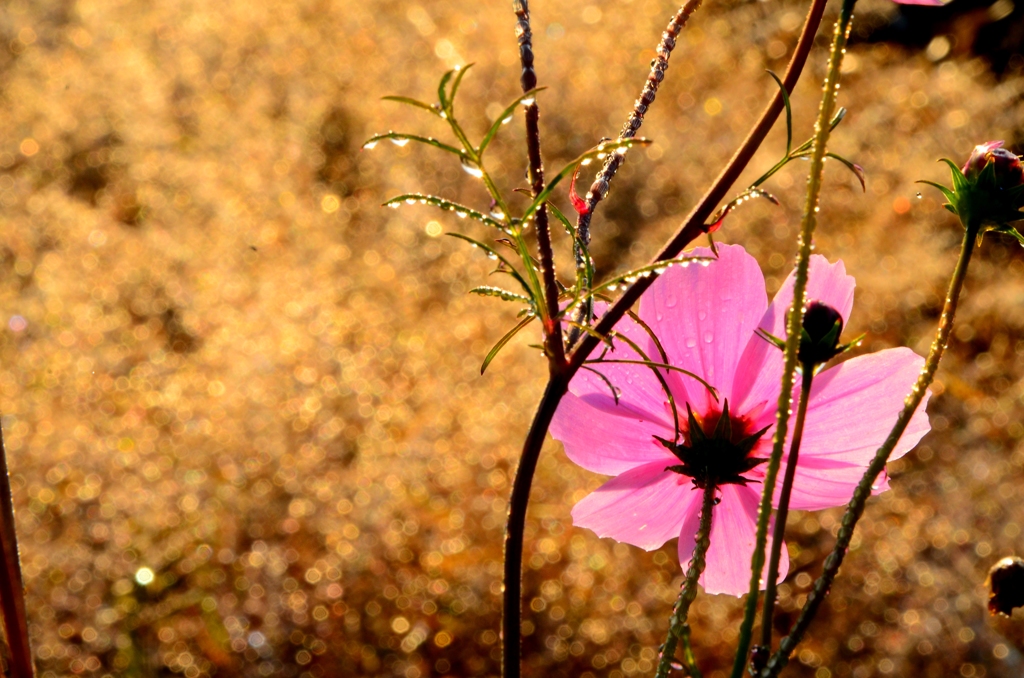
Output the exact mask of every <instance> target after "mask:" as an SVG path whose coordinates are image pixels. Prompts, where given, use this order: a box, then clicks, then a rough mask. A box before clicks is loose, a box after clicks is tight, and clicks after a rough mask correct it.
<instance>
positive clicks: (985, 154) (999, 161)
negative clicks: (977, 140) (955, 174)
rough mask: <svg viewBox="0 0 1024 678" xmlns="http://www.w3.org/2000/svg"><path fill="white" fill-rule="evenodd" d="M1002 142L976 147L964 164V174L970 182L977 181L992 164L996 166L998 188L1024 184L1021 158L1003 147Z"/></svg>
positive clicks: (1023, 169) (991, 142)
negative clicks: (986, 167) (982, 172)
mask: <svg viewBox="0 0 1024 678" xmlns="http://www.w3.org/2000/svg"><path fill="white" fill-rule="evenodd" d="M1002 146H1003V142H1002V141H989V142H988V143H985V144H978V145H977V146H975V148H974V151H973V152H972V153H971V157H969V158H968V159H967V162H966V163H964V166H963V173H964V176H966V177H967V180H968V181H975V180H976V179H977V178H978V176H979V175H980V174H981V171H982V170H983V169H985V166H986V165H988V164H989V163H990V162H991V163H993V165H994V166H995V167H994V169H995V176H996V186H997V187H998V188H1013V187H1014V186H1020V185H1021V184H1022V183H1024V167H1022V166H1021V163H1020V158H1018V157H1017V156H1016V155H1014V154H1013V153H1011V152H1010V151H1008V150H1006V149H1005V148H1003V147H1002Z"/></svg>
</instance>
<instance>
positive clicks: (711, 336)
mask: <svg viewBox="0 0 1024 678" xmlns="http://www.w3.org/2000/svg"><path fill="white" fill-rule="evenodd" d="M714 340H715V335H714V334H712V333H711V332H705V333H704V343H705V344H710V343H711V342H712V341H714Z"/></svg>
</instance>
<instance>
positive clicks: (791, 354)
mask: <svg viewBox="0 0 1024 678" xmlns="http://www.w3.org/2000/svg"><path fill="white" fill-rule="evenodd" d="M856 2H857V0H843V5H842V9H840V11H839V19H838V20H837V21H836V26H835V32H834V33H833V36H832V50H831V52H830V54H829V60H828V70H827V72H826V74H825V84H824V85H823V87H822V95H821V106H820V107H819V109H818V120H817V122H815V123H814V146H813V151H812V152H811V167H810V169H809V170H808V175H809V176H808V179H807V197H806V200H805V201H804V213H803V217H802V219H801V222H800V237H799V240H798V242H797V246H798V252H797V259H796V267H795V268H796V270H795V272H794V275H793V301H792V304H791V305H790V307H789V312H788V313H787V314H786V350H785V359H784V363H783V369H782V386H781V389H780V391H779V400H778V405H777V410H776V414H775V440H774V444H773V446H772V454H771V457H770V458H769V460H768V468H767V469H766V470H765V476H764V481H763V485H762V492H761V506H760V508H759V509H758V516H757V532H756V535H755V538H754V553H753V555H752V557H751V559H750V592H749V594H748V595H747V602H746V607H745V609H744V614H743V622H742V623H741V625H740V633H739V642H738V646H737V648H736V657H735V660H734V662H733V665H732V678H741V676H742V675H743V668H744V666H745V665H746V663H747V652H748V651H749V650H750V637H751V632H752V630H753V627H754V617H755V615H756V614H757V599H758V592H759V591H760V588H761V586H760V582H761V575H762V571H761V570H762V568H763V567H764V555H765V553H764V552H765V545H766V544H767V542H768V524H769V521H770V520H771V514H772V498H773V496H774V493H775V479H776V476H777V475H778V472H779V465H780V464H781V462H782V453H783V451H784V449H785V445H786V433H787V428H788V425H789V409H790V405H791V401H792V397H793V375H794V373H795V372H796V365H797V357H798V355H797V351H798V349H799V348H800V336H801V324H802V323H801V321H802V320H803V310H804V296H805V293H806V291H807V274H808V271H809V268H810V261H811V247H812V242H811V240H812V238H813V236H814V228H815V226H816V225H817V221H818V202H819V198H820V195H821V178H822V174H823V171H824V167H825V152H826V148H827V146H828V138H829V134H830V133H831V131H832V128H831V126H830V125H829V121H830V120H831V119H832V111H833V109H834V108H835V104H836V92H837V90H838V88H839V73H840V69H841V68H842V65H843V56H844V55H845V54H846V40H847V37H848V36H849V33H850V25H851V22H852V21H853V6H854V4H856ZM763 623H771V621H770V620H765V621H763Z"/></svg>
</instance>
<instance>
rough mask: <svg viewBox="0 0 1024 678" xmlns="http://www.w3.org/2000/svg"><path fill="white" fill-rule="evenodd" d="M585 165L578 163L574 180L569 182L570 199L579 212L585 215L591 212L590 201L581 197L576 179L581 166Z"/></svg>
mask: <svg viewBox="0 0 1024 678" xmlns="http://www.w3.org/2000/svg"><path fill="white" fill-rule="evenodd" d="M582 166H583V165H576V171H575V172H573V173H572V181H571V182H569V201H570V202H572V207H573V209H574V210H576V213H577V214H580V215H583V214H587V213H589V212H590V203H588V202H587V201H586V200H584V199H583V198H581V197H580V194H579V193H577V192H576V179H577V178H578V177H579V176H580V168H581V167H582Z"/></svg>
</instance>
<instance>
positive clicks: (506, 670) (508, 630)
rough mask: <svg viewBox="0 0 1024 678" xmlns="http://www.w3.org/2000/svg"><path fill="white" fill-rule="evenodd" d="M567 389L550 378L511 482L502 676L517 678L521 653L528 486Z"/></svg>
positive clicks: (559, 380) (563, 380) (564, 383)
mask: <svg viewBox="0 0 1024 678" xmlns="http://www.w3.org/2000/svg"><path fill="white" fill-rule="evenodd" d="M568 386H569V380H568V378H567V377H557V376H556V377H552V378H551V379H550V380H549V381H548V385H547V388H546V389H545V390H544V395H543V396H542V397H541V400H540V405H539V406H538V407H537V413H536V414H534V415H533V423H532V424H530V431H529V433H527V434H526V440H525V442H524V443H523V454H522V456H521V457H520V460H519V468H517V469H516V477H515V480H513V481H512V496H511V497H510V498H509V507H508V522H507V523H506V525H505V573H504V574H505V590H504V594H503V595H504V603H505V606H504V609H503V610H502V620H501V622H502V624H501V629H502V650H503V654H502V676H504V677H505V678H519V660H520V656H521V654H522V646H521V643H522V629H521V628H520V622H521V620H522V598H523V580H522V568H523V531H524V530H525V528H526V507H527V504H529V501H530V486H531V485H532V484H533V474H534V472H535V471H536V470H537V459H538V458H539V457H540V449H541V446H542V445H543V444H544V436H546V435H547V432H548V426H550V425H551V419H552V417H554V416H555V409H556V408H557V407H558V402H559V401H560V400H561V399H562V396H563V395H564V394H565V392H566V390H567V389H568Z"/></svg>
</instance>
